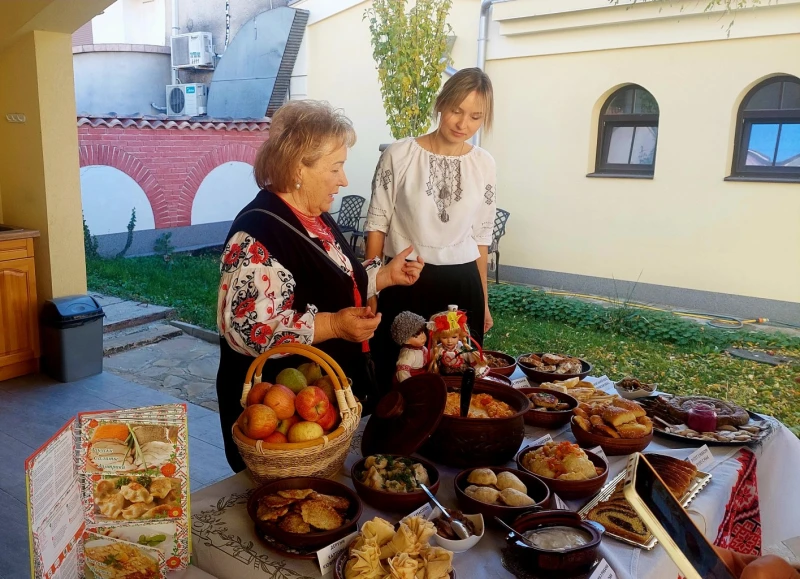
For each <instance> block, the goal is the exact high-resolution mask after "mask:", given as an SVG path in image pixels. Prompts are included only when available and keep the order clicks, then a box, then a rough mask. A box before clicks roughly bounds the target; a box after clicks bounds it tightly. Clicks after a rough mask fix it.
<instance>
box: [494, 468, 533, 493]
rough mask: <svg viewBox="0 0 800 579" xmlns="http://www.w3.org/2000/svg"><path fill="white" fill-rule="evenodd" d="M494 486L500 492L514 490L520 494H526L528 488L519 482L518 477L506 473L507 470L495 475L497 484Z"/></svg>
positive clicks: (511, 473)
mask: <svg viewBox="0 0 800 579" xmlns="http://www.w3.org/2000/svg"><path fill="white" fill-rule="evenodd" d="M496 486H497V488H498V489H500V490H501V491H503V490H505V489H516V490H518V491H519V492H521V493H526V494H527V492H528V487H526V486H525V484H524V483H523V482H522V481H521V480H519V477H518V476H517V475H515V474H514V473H513V472H508V471H507V470H504V471H502V472H501V473H499V474H498V475H497V483H496Z"/></svg>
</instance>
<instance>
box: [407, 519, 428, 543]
mask: <svg viewBox="0 0 800 579" xmlns="http://www.w3.org/2000/svg"><path fill="white" fill-rule="evenodd" d="M403 522H404V523H405V524H406V525H408V528H409V529H411V532H412V533H414V535H415V536H416V538H417V543H419V544H421V545H424V544H425V543H427V542H428V539H430V538H431V537H433V536H434V535H435V534H436V525H434V524H433V523H432V522H431V521H427V520H425V519H423V518H422V517H408V518H407V519H405V520H404V521H403Z"/></svg>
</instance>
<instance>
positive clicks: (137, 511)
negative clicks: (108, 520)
mask: <svg viewBox="0 0 800 579" xmlns="http://www.w3.org/2000/svg"><path fill="white" fill-rule="evenodd" d="M149 509H150V505H148V504H145V503H133V504H132V505H131V506H129V507H128V508H127V509H124V510H123V511H122V518H123V519H127V520H132V519H138V518H139V517H141V516H142V515H143V514H145V513H146V512H147V511H148V510H149ZM142 518H144V517H142Z"/></svg>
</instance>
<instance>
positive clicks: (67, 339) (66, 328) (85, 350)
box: [42, 296, 105, 382]
mask: <svg viewBox="0 0 800 579" xmlns="http://www.w3.org/2000/svg"><path fill="white" fill-rule="evenodd" d="M104 315H105V314H104V313H103V308H102V307H100V304H98V303H97V301H96V300H95V299H94V298H93V297H92V296H67V297H63V298H54V299H52V300H48V301H46V302H45V303H44V309H43V310H42V365H43V368H44V371H45V372H46V373H47V374H48V375H50V376H52V377H53V378H55V379H56V380H60V381H61V382H74V381H75V380H80V379H81V378H86V377H87V376H93V375H94V374H99V373H100V372H102V371H103V316H104Z"/></svg>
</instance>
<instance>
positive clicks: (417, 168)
mask: <svg viewBox="0 0 800 579" xmlns="http://www.w3.org/2000/svg"><path fill="white" fill-rule="evenodd" d="M496 181H497V177H496V169H495V163H494V159H493V158H492V156H491V155H490V154H489V153H488V152H487V151H485V150H484V149H481V148H480V147H473V148H472V149H471V150H470V151H469V152H468V153H466V154H465V155H462V156H460V157H449V156H445V155H435V154H433V153H430V152H429V151H426V150H425V149H423V148H422V146H420V145H419V143H417V141H416V139H415V138H413V137H410V138H407V139H402V140H400V141H397V142H396V143H393V144H391V145H389V147H387V148H386V150H385V151H384V152H383V155H382V156H381V158H380V161H379V162H378V167H377V168H376V170H375V176H374V178H373V180H372V199H371V200H370V204H369V211H368V214H367V222H366V225H365V229H366V230H367V231H381V232H383V233H385V234H386V240H385V242H384V253H385V255H387V256H390V257H393V256H395V255H397V254H398V253H399V252H401V251H403V250H404V249H405V248H406V247H408V246H409V245H412V244H413V246H414V249H415V250H416V253H417V254H419V255H421V256H422V258H423V259H424V260H425V263H432V264H435V265H457V264H462V263H468V262H470V261H475V260H476V259H478V256H479V252H478V246H479V245H491V243H492V230H493V228H494V218H495V209H496V207H497V203H496V201H497V199H496V198H497V184H496ZM413 257H415V254H412V256H411V258H412V259H413Z"/></svg>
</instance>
